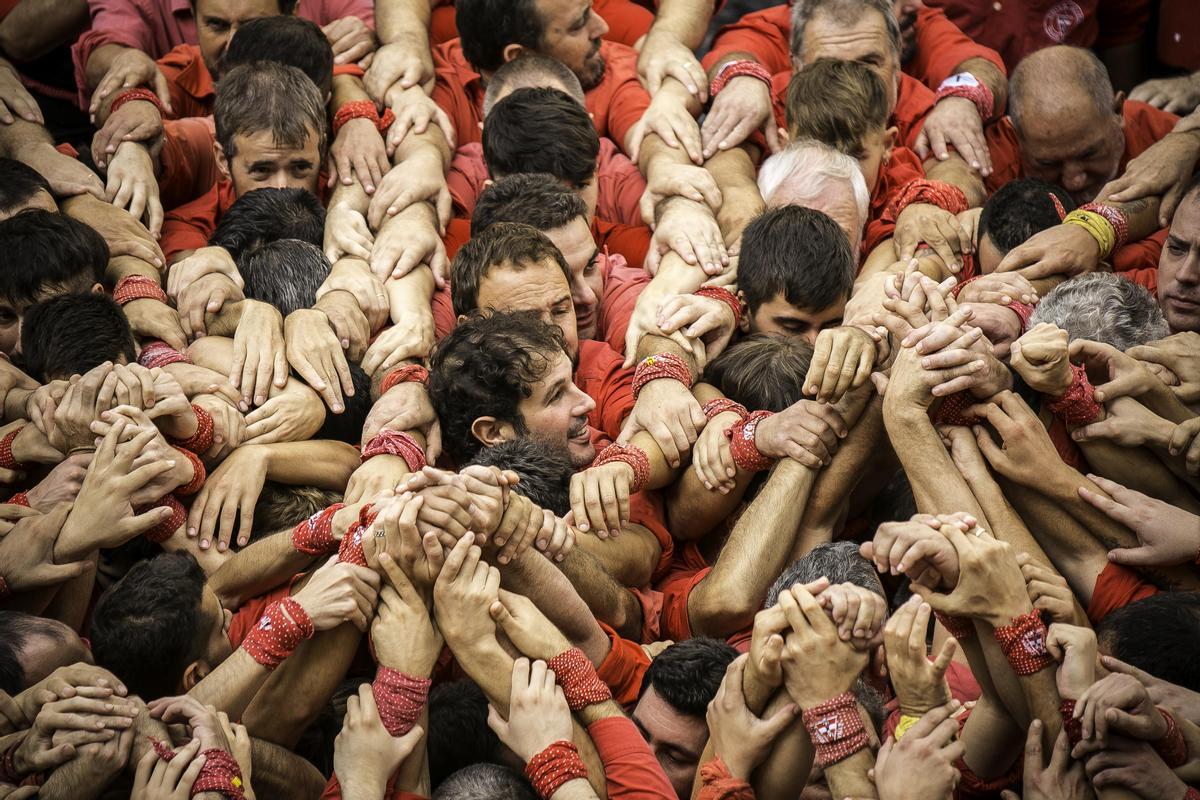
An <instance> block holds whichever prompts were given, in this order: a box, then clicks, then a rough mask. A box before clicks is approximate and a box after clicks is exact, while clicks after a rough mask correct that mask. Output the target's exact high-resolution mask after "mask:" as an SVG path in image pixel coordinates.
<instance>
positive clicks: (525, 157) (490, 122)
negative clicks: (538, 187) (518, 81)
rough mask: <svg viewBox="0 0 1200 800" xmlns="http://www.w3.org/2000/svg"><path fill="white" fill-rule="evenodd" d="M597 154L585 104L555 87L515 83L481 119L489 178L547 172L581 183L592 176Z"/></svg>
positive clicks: (597, 140) (571, 183)
mask: <svg viewBox="0 0 1200 800" xmlns="http://www.w3.org/2000/svg"><path fill="white" fill-rule="evenodd" d="M599 154H600V137H599V136H598V135H597V134H596V126H595V125H594V124H593V123H592V119H591V117H589V116H588V112H587V110H586V109H585V108H584V107H583V106H581V105H580V104H579V103H578V102H577V101H576V100H575V99H574V98H572V97H571V96H570V95H567V94H565V93H563V92H561V91H559V90H558V89H517V90H516V91H515V92H513V93H512V94H510V95H509V96H508V97H505V98H504V99H503V100H501V101H500V102H498V103H496V105H495V106H494V107H493V108H492V110H491V113H489V114H488V116H487V119H485V120H484V122H483V160H484V162H485V163H486V164H487V168H488V172H489V173H491V176H492V177H493V178H502V177H504V176H505V175H514V174H517V173H521V172H546V173H549V174H551V175H553V176H554V177H555V178H558V179H559V180H560V181H563V182H564V183H566V184H567V185H569V186H570V187H571V188H573V189H582V188H583V187H584V186H585V185H586V184H587V183H588V182H590V181H592V180H594V178H595V175H596V157H597V156H598V155H599Z"/></svg>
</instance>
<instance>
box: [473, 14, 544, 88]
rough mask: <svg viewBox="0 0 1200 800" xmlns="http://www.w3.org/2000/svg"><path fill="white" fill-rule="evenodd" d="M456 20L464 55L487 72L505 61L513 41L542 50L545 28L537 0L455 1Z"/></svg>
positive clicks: (477, 68)
mask: <svg viewBox="0 0 1200 800" xmlns="http://www.w3.org/2000/svg"><path fill="white" fill-rule="evenodd" d="M454 22H455V25H456V26H457V28H458V36H459V39H460V40H461V42H462V51H463V56H464V57H465V58H466V59H467V61H468V62H469V63H470V64H471V66H472V67H474V68H475V69H476V70H486V71H488V72H495V71H496V70H498V69H500V67H501V66H502V65H503V64H504V48H505V47H507V46H508V45H510V44H519V45H522V46H523V47H525V48H528V49H530V50H540V49H541V44H542V35H543V34H544V33H545V31H546V23H545V20H543V19H542V15H541V14H540V13H538V9H537V4H536V3H535V2H534V0H462V2H456V3H455V4H454Z"/></svg>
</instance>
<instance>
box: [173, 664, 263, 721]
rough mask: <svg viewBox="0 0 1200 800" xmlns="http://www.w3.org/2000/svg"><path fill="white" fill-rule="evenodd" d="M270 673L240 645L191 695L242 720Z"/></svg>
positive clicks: (193, 689) (232, 717)
mask: <svg viewBox="0 0 1200 800" xmlns="http://www.w3.org/2000/svg"><path fill="white" fill-rule="evenodd" d="M270 676H271V671H270V670H269V669H267V668H266V667H264V666H263V665H262V664H259V663H258V662H257V661H255V660H254V659H253V658H251V657H250V654H249V653H247V652H246V651H245V650H244V649H242V648H240V647H239V648H238V649H237V650H234V651H233V655H231V656H230V657H229V658H227V659H225V660H224V661H222V662H221V663H220V665H219V666H217V668H216V669H214V670H213V671H212V672H210V673H208V674H207V675H205V676H204V679H203V680H201V681H200V682H199V683H197V684H196V685H195V686H193V687H192V689H191V691H189V692H188V694H190V695H191V696H192V697H194V698H196V699H197V700H199V701H200V702H201V703H203V704H204V705H206V706H214V707H215V708H216V709H217V710H218V711H224V712H225V713H226V714H228V715H229V718H230V719H241V718H242V715H243V714H244V713H245V711H246V706H248V705H249V704H250V701H251V700H253V699H254V695H255V694H257V693H258V690H259V689H261V688H262V685H263V684H264V683H265V682H266V680H267V678H269V677H270Z"/></svg>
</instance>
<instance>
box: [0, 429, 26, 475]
mask: <svg viewBox="0 0 1200 800" xmlns="http://www.w3.org/2000/svg"><path fill="white" fill-rule="evenodd" d="M23 430H25V426H24V425H20V426H18V427H16V428H13V429H12V430H11V431H9V432H8V433H6V434H5V435H4V438H0V467H3V468H4V469H12V470H23V469H26V468H27V467H28V465H27V464H22V463H20V462H19V461H17V460H16V459H15V458H14V457H13V451H12V446H13V440H14V439H16V438H17V435H18V434H19V433H20V432H21V431H23Z"/></svg>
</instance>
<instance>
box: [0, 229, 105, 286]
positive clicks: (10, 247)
mask: <svg viewBox="0 0 1200 800" xmlns="http://www.w3.org/2000/svg"><path fill="white" fill-rule="evenodd" d="M0 254H2V255H0V297H3V298H4V299H6V300H8V301H9V302H11V303H15V304H28V303H34V302H37V301H38V300H43V299H45V298H46V297H47V296H48V295H53V294H67V293H72V292H86V291H88V290H89V289H90V288H91V287H92V286H94V285H95V284H97V283H100V282H101V280H102V279H103V277H104V270H105V268H106V267H107V266H108V245H107V244H106V243H105V241H104V238H103V237H102V236H101V235H100V234H98V233H96V231H94V230H92V229H91V228H90V227H88V226H87V225H84V224H83V223H82V222H79V221H78V220H74V219H71V218H70V217H66V216H63V215H62V214H55V213H52V212H49V211H43V210H41V209H34V210H30V211H25V212H23V213H21V214H18V215H16V216H15V217H10V218H9V219H6V220H3V221H0Z"/></svg>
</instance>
